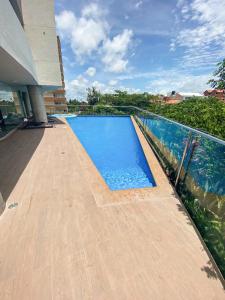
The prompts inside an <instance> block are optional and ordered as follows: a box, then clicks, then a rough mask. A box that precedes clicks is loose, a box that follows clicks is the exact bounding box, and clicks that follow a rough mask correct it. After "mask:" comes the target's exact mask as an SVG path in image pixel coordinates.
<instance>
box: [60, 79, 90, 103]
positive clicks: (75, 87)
mask: <svg viewBox="0 0 225 300" xmlns="http://www.w3.org/2000/svg"><path fill="white" fill-rule="evenodd" d="M88 85H89V81H88V80H87V79H86V78H85V77H83V76H82V75H78V76H77V77H76V78H75V79H73V80H71V81H68V80H66V81H65V88H66V96H67V99H73V98H77V99H81V100H84V99H85V98H86V97H85V95H86V89H87V87H88Z"/></svg>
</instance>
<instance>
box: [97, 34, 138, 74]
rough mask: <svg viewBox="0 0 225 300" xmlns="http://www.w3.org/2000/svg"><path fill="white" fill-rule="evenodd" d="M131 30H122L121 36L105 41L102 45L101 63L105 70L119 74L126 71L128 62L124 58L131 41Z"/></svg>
mask: <svg viewBox="0 0 225 300" xmlns="http://www.w3.org/2000/svg"><path fill="white" fill-rule="evenodd" d="M132 36H133V32H132V30H128V29H124V30H123V32H122V33H121V34H118V35H116V36H115V37H114V38H113V39H112V40H111V39H107V40H106V41H105V42H104V44H103V57H102V62H103V63H104V64H105V67H106V70H108V71H110V72H114V73H121V72H124V71H125V70H126V67H127V64H128V60H127V59H126V58H125V57H126V55H127V51H128V49H129V46H130V44H131V41H132Z"/></svg>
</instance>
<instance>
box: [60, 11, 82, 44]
mask: <svg viewBox="0 0 225 300" xmlns="http://www.w3.org/2000/svg"><path fill="white" fill-rule="evenodd" d="M55 21H56V25H57V29H58V31H59V34H60V36H61V37H62V38H65V39H66V38H68V37H70V35H71V30H72V29H73V28H74V27H76V23H77V20H76V17H75V15H74V13H73V12H72V11H69V10H64V11H62V12H61V13H60V14H59V15H56V16H55Z"/></svg>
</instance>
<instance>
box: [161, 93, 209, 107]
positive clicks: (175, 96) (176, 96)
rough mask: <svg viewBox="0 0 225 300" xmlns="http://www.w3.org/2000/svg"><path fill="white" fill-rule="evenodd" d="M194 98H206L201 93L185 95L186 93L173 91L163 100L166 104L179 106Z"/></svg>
mask: <svg viewBox="0 0 225 300" xmlns="http://www.w3.org/2000/svg"><path fill="white" fill-rule="evenodd" d="M193 97H204V96H203V95H202V94H200V93H184V92H176V91H172V92H171V93H169V94H168V95H167V96H165V97H164V98H163V99H164V101H165V103H166V104H177V103H180V102H181V101H184V100H188V99H190V98H193Z"/></svg>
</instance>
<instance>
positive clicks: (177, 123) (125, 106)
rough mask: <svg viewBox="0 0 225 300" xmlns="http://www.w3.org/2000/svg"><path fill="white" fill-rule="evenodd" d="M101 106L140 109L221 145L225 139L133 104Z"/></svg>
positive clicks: (224, 142) (224, 143) (104, 105)
mask: <svg viewBox="0 0 225 300" xmlns="http://www.w3.org/2000/svg"><path fill="white" fill-rule="evenodd" d="M67 106H68V107H69V106H73V107H76V106H78V107H80V106H84V107H86V106H88V107H94V105H90V104H75V105H72V104H67ZM101 107H112V108H113V107H115V108H118V107H119V108H133V109H136V110H138V111H141V112H143V113H147V114H150V115H152V116H155V117H158V118H159V119H162V120H165V121H168V122H170V123H173V124H175V125H178V126H180V127H182V128H184V129H187V130H189V131H192V132H194V133H197V134H200V135H202V136H204V137H206V138H208V139H210V140H213V141H215V142H217V143H220V144H222V145H224V146H225V141H223V140H221V139H219V138H218V137H216V136H213V135H211V134H209V133H206V132H204V131H201V130H199V129H194V128H192V127H189V126H187V125H184V124H182V123H179V122H177V121H174V120H171V119H168V118H166V117H163V116H161V115H158V114H155V113H153V112H151V111H148V110H146V109H142V108H139V107H137V106H134V105H106V104H103V105H101Z"/></svg>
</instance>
